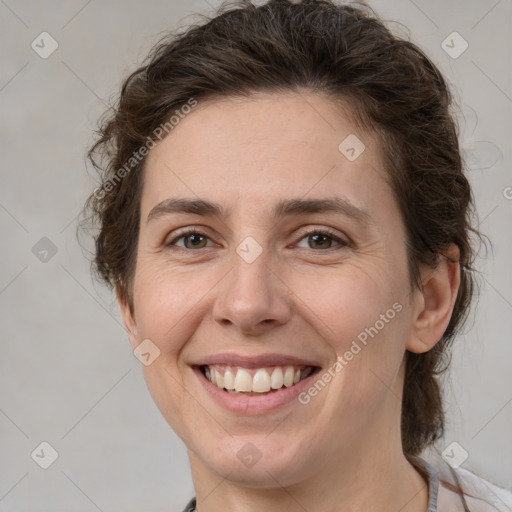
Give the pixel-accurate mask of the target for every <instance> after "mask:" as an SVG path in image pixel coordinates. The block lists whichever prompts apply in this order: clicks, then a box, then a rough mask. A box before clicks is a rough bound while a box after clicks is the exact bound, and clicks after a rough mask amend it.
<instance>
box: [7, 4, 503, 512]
mask: <svg viewBox="0 0 512 512" xmlns="http://www.w3.org/2000/svg"><path fill="white" fill-rule="evenodd" d="M216 5H218V2H214V1H213V0H211V1H210V2H207V1H206V0H193V1H187V2H185V1H177V0H173V1H170V0H168V1H163V0H153V1H147V2H143V1H121V0H111V1H103V2H100V1H99V0H92V1H86V0H73V1H67V2H59V1H56V0H54V1H36V0H30V1H23V0H19V1H15V0H0V23H1V34H2V36H1V37H2V44H1V46H0V52H1V62H2V65H1V68H0V107H1V113H2V114H1V123H0V127H1V141H2V151H1V153H0V159H1V187H0V226H1V229H2V251H1V253H0V258H1V263H0V311H1V323H0V333H1V356H0V432H1V443H0V509H2V510H4V511H8V512H11V511H12V512H14V511H32V512H36V511H52V512H58V511H67V512H69V511H73V512H74V511H96V510H101V511H104V512H107V511H123V512H129V511H138V510H144V511H145V512H150V511H173V510H181V508H182V507H183V506H184V505H185V503H186V502H187V501H188V499H189V498H190V497H191V496H192V495H193V487H192V482H191V478H190V473H189V469H188V460H187V457H186V452H185V449H184V447H183V446H182V444H181V442H180V440H179V439H178V438H177V437H176V436H175V435H174V433H173V432H172V431H171V429H170V428H169V427H168V425H167V423H166V422H165V420H164V419H163V417H162V416H161V415H160V412H159V411H158V410H157V408H156V406H155V405H154V404H153V402H152V399H151V397H150V395H149V393H148V391H147V389H146V385H145V382H144V380H143V377H142V370H141V365H140V363H139V361H138V360H137V359H136V358H135V357H134V355H133V354H132V352H131V348H130V345H129V342H128V340H127V339H126V336H125V333H124V331H123V329H122V326H121V324H120V317H119V314H118V310H117V307H116V305H115V304H114V303H113V300H112V297H111V296H110V295H109V293H108V292H107V291H106V290H105V289H104V288H102V287H101V286H100V285H97V284H94V283H93V282H92V279H91V276H90V273H89V264H88V262H87V260H86V259H85V258H84V256H83V254H82V251H81V249H80V248H79V246H78V245H77V242H76V238H75V229H76V225H75V221H76V216H77V214H78V212H79V210H80V208H81V205H82V203H83V201H84V199H85V197H86V195H87V193H88V192H89V191H91V190H92V188H93V183H92V181H91V179H90V178H89V176H88V174H87V171H86V164H85V160H84V153H85V150H86V147H87V146H88V144H89V143H90V142H91V140H92V133H91V130H92V129H94V127H95V124H96V120H97V118H98V117H99V115H100V114H101V113H102V112H103V111H104V110H105V105H107V104H108V103H109V102H110V101H112V98H113V97H114V96H115V94H117V91H118V88H119V86H120V84H121V79H122V78H124V77H125V76H126V75H127V73H128V72H129V71H131V70H132V69H133V68H134V67H135V66H136V65H137V64H138V63H139V62H140V61H141V59H142V58H143V57H144V56H145V54H146V52H147V50H148V49H149V48H150V47H151V46H152V44H153V43H155V42H156V41H157V39H158V38H159V36H160V35H161V32H162V31H165V30H167V29H170V28H175V27H177V26H178V25H181V24H183V23H187V22H189V21H191V20H193V18H192V19H191V18H187V19H185V18H184V17H185V16H186V15H188V14H190V13H192V12H201V13H204V14H211V13H212V12H213V8H214V7H215V6H216ZM371 5H372V6H373V7H374V8H375V9H376V11H377V12H378V13H380V14H382V15H383V16H384V18H385V19H389V20H397V21H399V22H401V23H403V24H404V25H405V26H406V27H408V29H409V30H410V35H411V38H412V39H413V41H415V42H416V43H417V44H419V45H420V47H422V48H423V49H424V50H426V51H427V53H428V54H429V55H430V56H431V57H432V58H433V60H434V62H435V63H436V64H437V65H438V66H439V67H440V68H441V70H442V71H443V72H444V73H445V75H446V77H447V78H448V80H449V81H450V83H452V84H453V87H454V92H455V96H456V99H457V100H458V101H459V102H460V104H461V105H462V107H463V109H462V110H463V114H464V117H463V118H461V119H462V124H461V140H462V143H463V145H464V148H465V151H466V155H467V158H468V163H469V164H470V165H471V167H472V170H471V172H470V179H471V182H472V185H473V186H474V191H475V195H476V198H477V207H478V211H479V215H480V220H481V225H480V227H481V229H482V230H483V231H484V232H485V233H487V234H488V236H490V237H491V239H492V241H493V244H494V253H489V255H488V258H487V259H482V260H480V261H479V265H480V267H481V268H482V270H483V271H484V272H485V274H484V278H485V280H484V287H483V288H482V293H481V296H480V297H479V304H478V309H477V312H476V314H473V315H472V316H471V317H470V320H469V322H468V327H467V328H466V334H465V335H462V336H460V337H459V338H458V339H457V342H456V345H455V350H454V358H453V369H452V372H451V377H450V379H449V382H448V387H447V393H448V395H447V398H448V402H449V408H448V414H449V418H448V419H449V424H448V434H447V436H446V440H445V441H443V442H442V443H440V445H439V450H440V451H442V449H443V448H444V447H446V446H447V445H448V444H449V443H451V442H452V441H457V442H458V443H459V444H460V445H461V446H462V447H463V448H464V449H465V450H467V452H468V453H469V458H468V459H467V460H466V461H465V462H464V464H463V466H464V467H466V468H468V469H470V470H473V471H475V472H477V473H479V474H481V475H482V476H484V477H486V478H488V479H490V480H491V481H493V482H494V483H497V484H499V485H502V486H508V487H512V463H511V461H512V443H511V432H512V428H511V426H512V379H511V369H510V364H511V361H512V336H511V328H512V320H511V318H512V273H511V272H510V260H511V256H512V243H511V230H510V226H511V221H512V199H510V197H512V189H509V188H507V187H512V174H511V170H510V166H511V161H512V159H511V150H510V142H511V131H512V130H511V113H512V112H511V111H512V99H511V98H512V87H511V63H512V55H511V46H512V45H511V36H510V34H511V32H512V23H511V15H512V2H511V0H501V1H497V0H485V1H484V0H472V1H467V0H457V1H450V2H441V1H430V2H429V1H422V0H415V1H412V0H398V1H391V0H378V1H374V2H372V3H371ZM393 26H395V27H396V29H398V30H399V31H400V32H402V33H405V28H404V27H401V26H398V25H393ZM43 31H47V32H49V33H50V34H51V35H52V37H53V38H55V40H56V41H57V42H58V44H59V47H58V49H57V50H56V51H55V52H54V53H53V54H52V55H51V56H50V57H49V58H47V59H42V58H41V57H40V56H39V55H38V54H36V52H35V51H34V50H33V49H32V48H31V42H32V41H33V40H34V39H36V37H37V36H38V35H39V34H40V33H41V32H43ZM453 31H457V32H459V33H460V34H461V35H462V37H463V38H464V39H465V40H466V41H467V42H468V43H469V47H468V49H467V50H466V51H465V52H464V53H463V54H462V55H461V56H460V57H458V58H456V59H453V58H451V57H450V56H449V55H448V54H447V53H446V52H445V51H444V50H443V49H442V47H441V43H442V41H443V40H444V39H445V38H446V37H447V36H448V35H449V34H450V33H452V32H453ZM507 191H508V193H507ZM507 195H508V197H509V199H507V197H506V196H507ZM42 237H48V238H49V239H50V240H51V241H52V242H53V243H54V244H55V245H56V247H57V249H58V252H57V253H56V254H55V255H54V256H53V257H52V258H51V259H49V261H47V262H46V263H44V262H41V261H40V260H39V259H38V258H37V257H36V255H34V254H33V252H32V247H33V246H34V245H35V244H36V243H37V242H38V241H39V240H40V239H41V238H42ZM483 256H485V253H483ZM42 441H47V442H49V443H50V444H51V445H52V446H53V447H54V448H55V449H56V450H57V452H58V454H59V457H58V458H57V460H56V461H55V462H54V463H53V464H52V465H51V466H50V467H49V468H48V469H46V470H45V469H42V468H40V467H39V466H38V465H37V464H36V463H35V462H34V460H32V458H31V453H32V452H33V450H34V449H35V448H36V447H37V446H38V445H39V444H40V443H41V442H42Z"/></svg>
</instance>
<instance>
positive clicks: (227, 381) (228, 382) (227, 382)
mask: <svg viewBox="0 0 512 512" xmlns="http://www.w3.org/2000/svg"><path fill="white" fill-rule="evenodd" d="M224 387H225V388H226V389H228V390H231V389H235V376H234V375H233V372H232V371H231V370H229V369H226V371H225V372H224Z"/></svg>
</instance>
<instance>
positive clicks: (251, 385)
mask: <svg viewBox="0 0 512 512" xmlns="http://www.w3.org/2000/svg"><path fill="white" fill-rule="evenodd" d="M199 369H200V371H201V373H202V374H203V376H204V377H205V379H206V380H208V381H209V382H211V383H212V384H213V385H214V386H216V387H217V388H218V389H219V390H222V391H224V392H225V393H229V394H232V395H243V396H264V395H270V394H273V393H278V392H279V391H281V390H283V389H286V388H292V387H294V386H296V385H297V384H298V383H299V382H302V381H303V380H305V379H307V378H308V377H310V376H312V375H313V374H315V373H318V372H319V371H320V367H318V366H304V365H301V366H298V365H284V366H277V365H276V366H266V367H261V368H245V367H242V366H231V365H227V364H211V365H201V366H199Z"/></svg>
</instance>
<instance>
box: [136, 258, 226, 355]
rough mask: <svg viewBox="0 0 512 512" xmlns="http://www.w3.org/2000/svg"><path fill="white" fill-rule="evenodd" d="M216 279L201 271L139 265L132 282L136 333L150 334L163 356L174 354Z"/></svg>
mask: <svg viewBox="0 0 512 512" xmlns="http://www.w3.org/2000/svg"><path fill="white" fill-rule="evenodd" d="M216 281H217V280H216V279H214V278H213V277H212V276H210V277H208V275H206V274H205V273H202V274H199V273H196V272H193V271H192V272H190V271H189V272H183V271H177V270H176V269H169V268H167V269H165V268H161V266H157V265H154V266H151V265H145V266H142V267H141V268H140V269H139V270H138V272H137V274H136V277H135V282H134V307H135V313H136V323H137V334H138V337H139V338H140V339H143V338H150V339H151V340H152V341H153V342H154V343H155V344H156V345H157V346H158V347H159V349H160V351H161V354H162V355H163V356H164V357H165V356H168V357H171V356H175V355H176V353H178V352H179V351H180V350H181V348H182V347H183V345H184V344H185V343H186V342H187V340H188V339H189V338H190V337H191V336H192V334H193V332H194V330H195V329H196V328H197V323H198V322H199V321H200V319H201V318H203V317H204V314H205V312H204V308H205V307H206V303H207V294H208V291H209V290H211V289H212V288H214V286H215V283H216Z"/></svg>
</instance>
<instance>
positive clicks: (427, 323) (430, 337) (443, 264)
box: [406, 244, 460, 354]
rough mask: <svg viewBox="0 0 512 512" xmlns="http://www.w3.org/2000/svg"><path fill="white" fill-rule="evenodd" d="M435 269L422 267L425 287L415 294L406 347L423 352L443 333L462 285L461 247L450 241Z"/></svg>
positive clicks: (423, 285)
mask: <svg viewBox="0 0 512 512" xmlns="http://www.w3.org/2000/svg"><path fill="white" fill-rule="evenodd" d="M443 254H444V255H445V256H446V257H444V256H440V258H439V263H438V266H437V267H436V268H435V269H432V268H426V269H424V270H422V290H417V292H416V294H415V298H414V304H415V306H414V317H413V319H412V321H413V325H412V331H411V335H410V337H409V340H408V341H407V344H406V348H407V350H409V351H410V352H414V353H416V354H420V353H423V352H428V351H429V350H430V349H431V348H432V347H433V346H434V345H435V344H436V343H437V342H438V341H439V340H440V339H441V338H442V336H443V334H444V332H445V331H446V328H447V327H448V324H449V323H450V318H451V316H452V312H453V307H454V305H455V300H456V298H457V293H458V291H459V286H460V265H459V257H460V251H459V248H458V247H457V246H456V245H455V244H450V245H449V246H448V247H447V250H446V251H444V252H443Z"/></svg>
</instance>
